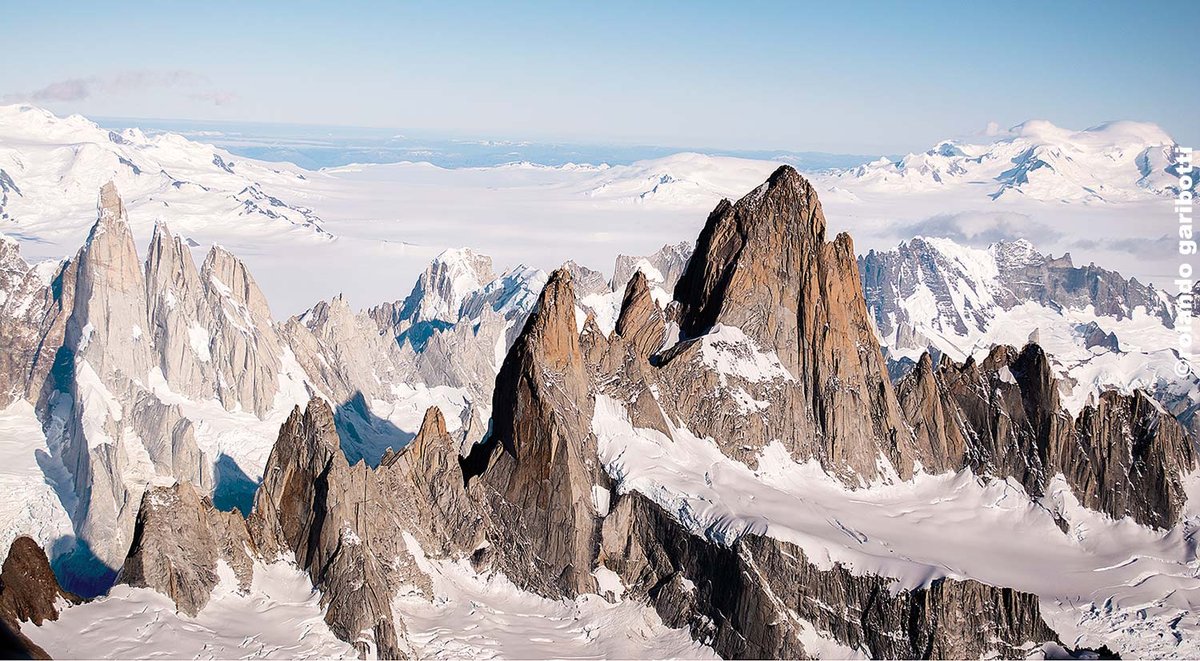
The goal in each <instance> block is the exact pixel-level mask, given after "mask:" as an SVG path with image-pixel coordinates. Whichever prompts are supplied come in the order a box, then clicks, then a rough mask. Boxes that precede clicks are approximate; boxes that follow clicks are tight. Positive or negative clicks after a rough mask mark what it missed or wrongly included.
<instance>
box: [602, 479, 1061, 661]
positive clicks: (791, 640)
mask: <svg viewBox="0 0 1200 661" xmlns="http://www.w3.org/2000/svg"><path fill="white" fill-rule="evenodd" d="M603 539H604V541H603V553H602V557H601V561H602V562H603V563H604V564H605V565H606V566H608V567H609V568H610V569H612V570H614V571H616V572H617V573H618V574H620V575H621V576H622V578H623V580H624V581H625V582H626V584H627V585H628V586H629V590H630V592H631V593H632V594H633V595H636V596H641V597H645V598H647V599H649V600H650V602H651V603H653V604H654V606H655V608H656V609H657V610H658V612H659V614H660V615H661V616H662V618H663V620H664V622H666V623H667V624H668V625H670V626H676V627H683V626H686V627H688V628H689V629H690V630H691V632H692V635H693V637H695V638H696V639H697V640H700V641H702V642H704V643H706V644H709V645H712V646H713V648H714V649H715V650H716V651H717V652H718V653H719V654H720V655H721V656H722V657H724V658H729V659H735V658H736V659H743V658H744V659H766V658H810V657H811V654H812V653H813V652H812V651H809V650H805V648H804V644H803V642H802V640H803V630H804V625H803V624H802V622H806V623H808V624H810V625H812V626H814V627H816V628H817V629H818V630H819V631H821V632H824V634H825V635H829V636H832V638H833V639H834V640H836V641H837V642H839V643H841V644H842V645H845V646H846V647H849V648H851V649H854V650H858V651H860V652H862V653H864V654H867V655H869V656H870V657H871V658H877V659H880V658H884V659H928V658H935V659H967V658H980V657H985V656H1000V657H1002V658H1023V657H1024V654H1025V652H1024V649H1023V648H1026V647H1027V646H1028V645H1029V644H1030V643H1032V644H1041V643H1043V642H1047V641H1055V640H1057V639H1058V636H1057V635H1056V634H1055V633H1054V631H1053V630H1051V629H1050V628H1049V627H1048V626H1046V624H1045V622H1044V621H1043V619H1042V617H1041V613H1040V607H1039V604H1038V598H1037V596H1036V595H1032V594H1027V593H1022V592H1018V591H1015V590H1011V589H1008V588H998V587H992V586H989V585H985V584H982V583H979V582H977V581H970V580H968V581H953V580H948V579H941V580H936V581H933V582H932V583H931V584H930V585H929V586H928V587H925V588H921V589H916V590H896V589H894V587H893V586H892V585H891V581H890V580H889V579H886V578H883V577H878V576H857V575H854V574H853V573H852V572H850V571H849V570H848V569H846V568H845V567H843V566H841V565H834V566H833V567H832V568H831V569H821V568H819V567H817V566H816V565H814V564H812V563H810V562H809V561H808V559H807V558H806V557H805V555H804V552H803V551H802V550H801V549H800V548H799V547H796V546H794V545H792V544H789V543H787V542H781V541H779V540H776V539H772V538H770V537H762V536H757V535H746V536H743V537H742V538H740V539H738V541H736V542H735V543H734V544H733V545H732V546H729V547H726V546H721V545H718V544H714V543H712V542H709V541H707V540H705V539H702V538H700V537H697V536H695V535H691V534H689V533H688V532H687V531H686V530H685V529H683V527H682V526H681V525H680V524H679V523H678V522H677V521H676V520H675V519H674V518H672V517H671V515H670V514H668V513H667V512H665V511H664V510H662V509H661V508H660V507H658V506H657V505H655V504H654V503H653V502H651V501H650V500H649V499H647V498H646V497H645V496H642V495H641V494H638V493H636V492H635V493H631V494H627V495H623V496H621V497H620V499H619V500H618V501H617V503H616V504H615V507H614V511H613V513H612V514H611V515H610V516H609V518H608V519H607V520H606V521H605V525H604V538H603Z"/></svg>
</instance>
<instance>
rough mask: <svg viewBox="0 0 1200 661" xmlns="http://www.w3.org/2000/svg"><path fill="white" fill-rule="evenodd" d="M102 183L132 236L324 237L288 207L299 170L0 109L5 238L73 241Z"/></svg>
mask: <svg viewBox="0 0 1200 661" xmlns="http://www.w3.org/2000/svg"><path fill="white" fill-rule="evenodd" d="M108 181H114V182H116V184H117V185H118V187H119V188H120V189H121V192H122V194H123V195H124V197H125V200H126V204H127V206H128V207H129V208H130V209H131V210H133V211H134V212H135V213H134V216H135V217H136V218H137V219H138V223H139V226H140V228H149V227H151V226H152V225H153V223H154V222H155V221H156V220H164V221H167V222H169V223H170V224H171V226H172V227H173V228H174V229H175V230H176V231H179V232H182V233H184V234H185V235H188V234H192V233H194V232H203V233H205V234H209V235H211V234H215V233H218V232H219V231H221V230H222V229H223V230H225V231H229V232H238V233H242V234H250V235H253V236H256V237H259V238H264V239H265V238H267V237H272V236H277V235H279V234H284V233H292V232H296V233H299V234H301V235H314V234H321V233H322V229H321V221H320V219H319V218H318V217H317V216H316V214H314V213H313V212H312V211H311V210H310V209H308V208H307V207H306V206H304V205H303V204H301V203H300V202H299V201H298V200H296V199H295V197H296V196H295V195H294V193H295V191H296V190H297V189H303V187H304V181H305V175H304V173H303V171H301V170H299V169H296V168H292V167H288V166H283V165H279V166H273V165H267V164H264V163H258V162H255V161H249V160H243V159H240V158H237V157H235V156H233V155H231V154H229V153H228V152H226V151H224V150H221V149H217V148H216V147H212V146H209V145H204V144H201V143H198V142H192V141H190V140H187V139H185V138H183V137H181V136H178V135H174V134H170V133H164V134H159V135H155V136H153V137H149V136H147V135H146V134H145V133H143V132H141V131H140V130H138V129H127V130H125V131H122V132H120V133H117V132H115V131H109V130H105V129H102V128H100V127H99V126H97V125H96V124H94V123H92V122H90V121H88V120H87V119H84V118H83V117H80V116H78V115H72V116H70V117H66V118H58V117H55V116H54V115H52V114H50V113H49V112H46V111H45V110H41V109H39V108H36V107H33V106H26V105H10V106H0V222H3V223H4V231H6V232H10V233H17V234H19V235H29V236H37V237H40V238H42V239H43V240H46V239H53V240H66V241H69V240H72V239H74V240H78V237H79V236H81V235H82V233H83V232H84V231H86V229H87V227H88V224H89V223H88V221H87V218H88V216H89V213H88V212H89V211H90V209H91V207H92V205H93V204H94V203H95V195H96V191H97V190H99V189H100V186H102V185H103V184H104V183H106V182H108ZM285 198H292V199H291V200H290V201H288V200H286V199H285ZM138 233H139V234H141V233H142V232H138ZM146 235H147V236H148V233H147V234H146Z"/></svg>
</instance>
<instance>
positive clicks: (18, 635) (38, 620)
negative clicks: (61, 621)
mask: <svg viewBox="0 0 1200 661" xmlns="http://www.w3.org/2000/svg"><path fill="white" fill-rule="evenodd" d="M82 602H83V600H82V599H80V598H79V597H78V596H77V595H75V594H72V593H70V592H68V591H66V590H64V589H62V587H61V586H60V585H59V584H58V579H57V578H56V577H55V576H54V572H53V571H52V570H51V569H50V561H49V559H47V558H46V552H45V551H43V550H42V548H41V547H40V546H38V544H37V542H35V541H33V540H32V539H30V538H29V537H18V538H16V539H15V540H13V543H12V546H11V547H9V550H8V555H7V556H6V557H5V559H4V566H3V568H2V569H0V656H2V657H4V658H6V659H49V658H50V655H49V654H46V651H45V650H43V649H42V648H41V647H39V646H38V645H37V644H36V643H34V642H33V641H32V640H30V639H29V638H28V637H27V636H26V635H25V634H24V633H22V631H21V623H22V622H28V623H31V624H33V625H34V626H41V625H42V623H43V622H46V621H47V620H51V621H53V620H57V619H58V613H59V611H58V609H59V607H60V606H62V605H67V606H71V605H75V604H80V603H82Z"/></svg>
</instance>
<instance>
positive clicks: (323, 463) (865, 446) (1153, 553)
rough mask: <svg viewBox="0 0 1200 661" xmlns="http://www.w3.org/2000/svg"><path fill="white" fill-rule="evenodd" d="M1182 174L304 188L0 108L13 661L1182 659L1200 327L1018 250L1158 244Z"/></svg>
mask: <svg viewBox="0 0 1200 661" xmlns="http://www.w3.org/2000/svg"><path fill="white" fill-rule="evenodd" d="M1175 147H1176V145H1175V144H1174V141H1173V140H1172V139H1171V138H1170V136H1168V135H1167V134H1166V133H1165V132H1163V131H1162V130H1161V129H1159V128H1158V127H1156V126H1153V125H1148V124H1137V123H1132V122H1116V123H1112V124H1106V125H1102V126H1098V127H1095V128H1092V129H1088V130H1086V131H1071V130H1068V129H1063V128H1060V127H1057V126H1053V125H1051V124H1049V123H1047V122H1038V121H1035V122H1027V123H1025V124H1022V125H1020V126H1018V127H1015V128H1014V129H1013V130H1012V131H1010V132H1008V133H1005V134H1003V135H998V136H996V137H995V139H994V140H993V141H991V142H986V143H983V144H970V143H966V142H955V141H945V142H942V143H939V144H937V145H935V146H934V147H933V148H932V149H930V150H929V151H928V152H924V153H920V154H910V155H908V156H906V157H903V158H899V159H882V160H880V161H876V162H869V163H866V164H863V165H861V166H858V167H855V168H851V169H841V170H823V171H813V172H804V173H801V172H799V171H798V170H797V169H795V168H794V167H792V166H791V165H787V164H780V163H777V162H766V161H754V160H747V159H737V158H719V157H708V156H702V155H699V154H679V155H676V156H671V157H667V158H663V159H657V160H652V161H640V162H637V163H634V164H632V165H619V166H611V167H610V166H595V165H568V166H562V167H546V166H539V165H534V164H530V163H516V164H507V165H502V166H494V167H482V168H463V169H442V168H437V167H434V166H432V165H428V164H413V163H407V164H397V165H378V166H369V165H363V166H346V167H339V168H331V169H327V170H314V171H309V170H303V169H301V168H298V167H296V166H292V165H287V164H281V163H267V162H261V161H254V160H249V159H245V158H241V157H238V156H235V155H233V154H230V153H229V152H227V151H224V150H222V149H218V148H215V147H212V146H210V145H206V144H202V143H199V142H194V141H190V140H187V139H185V138H183V137H181V136H178V135H173V134H169V133H162V134H155V135H147V134H145V133H143V132H141V131H139V130H136V129H129V130H125V131H121V132H117V131H109V130H106V129H102V128H100V127H99V126H97V125H96V124H94V123H92V122H89V121H88V120H85V119H83V118H82V117H77V116H74V117H69V118H59V117H55V116H54V115H52V114H50V113H48V112H45V111H43V110H40V109H38V108H35V107H32V106H6V107H0V233H3V237H2V238H0V346H2V351H0V488H2V489H3V493H4V496H3V499H2V501H0V544H2V545H3V551H0V553H3V554H4V557H5V560H4V562H3V568H2V571H0V634H2V637H3V650H4V652H5V654H8V655H24V656H26V657H36V658H46V657H63V658H72V657H122V658H124V657H150V656H161V657H169V658H180V657H201V658H234V657H236V658H265V657H271V658H298V657H305V658H308V657H349V658H376V657H378V658H476V657H483V658H493V657H515V658H546V657H554V658H562V657H591V658H594V657H623V658H663V657H678V658H717V657H721V658H980V657H988V658H992V657H1001V658H1072V657H1075V658H1097V657H1105V656H1109V655H1121V656H1122V657H1126V658H1129V657H1135V658H1189V657H1191V658H1195V657H1196V656H1200V561H1198V560H1197V542H1196V530H1197V526H1198V525H1200V476H1198V474H1197V471H1198V470H1200V463H1198V457H1197V445H1196V432H1197V429H1198V428H1200V419H1198V418H1197V416H1196V412H1197V410H1198V408H1200V377H1198V376H1197V368H1198V367H1200V363H1197V362H1196V361H1195V359H1194V356H1193V355H1192V354H1191V353H1189V352H1187V351H1182V350H1181V349H1180V347H1179V342H1178V337H1179V328H1178V325H1179V324H1180V323H1182V322H1181V320H1186V319H1187V318H1188V317H1189V316H1190V313H1191V310H1190V306H1191V297H1190V295H1185V296H1181V295H1180V293H1179V292H1177V291H1174V290H1173V289H1171V288H1170V287H1169V285H1170V284H1171V283H1172V282H1173V278H1167V279H1162V280H1161V286H1157V285H1158V284H1159V282H1160V281H1159V280H1155V281H1154V284H1151V280H1152V278H1151V277H1148V274H1147V273H1145V272H1139V273H1130V271H1129V269H1130V263H1121V264H1112V265H1109V264H1096V263H1087V264H1084V263H1082V262H1081V261H1079V260H1076V259H1075V258H1073V257H1072V256H1071V255H1069V254H1062V253H1059V254H1057V255H1055V254H1051V247H1043V246H1042V245H1040V241H1041V239H1045V240H1046V241H1047V242H1051V243H1052V242H1053V241H1055V240H1058V239H1059V238H1061V236H1062V234H1061V232H1051V231H1049V230H1047V231H1044V232H1042V231H1038V229H1037V227H1035V226H1033V225H1026V226H1021V225H1019V224H1016V225H1014V224H1012V223H1011V222H1009V221H1010V220H1011V218H1008V217H1007V216H1003V214H1005V213H1010V214H1011V216H1013V217H1018V216H1019V217H1022V218H1029V217H1036V218H1048V217H1054V218H1058V219H1061V222H1062V223H1066V224H1069V223H1070V222H1074V221H1076V220H1077V219H1079V218H1083V217H1086V218H1088V219H1089V222H1091V221H1093V220H1094V222H1096V223H1097V224H1104V223H1113V224H1117V223H1122V222H1127V221H1128V219H1129V218H1133V217H1145V216H1146V214H1149V213H1158V212H1159V211H1160V210H1162V211H1163V212H1164V213H1165V214H1166V217H1167V219H1168V220H1170V219H1171V209H1172V200H1173V199H1174V198H1176V197H1178V196H1179V195H1180V194H1181V190H1180V172H1181V170H1182V169H1183V167H1184V166H1185V165H1186V164H1185V163H1183V162H1182V161H1180V160H1179V157H1178V152H1177V150H1176V149H1175ZM395 191H401V193H403V194H401V193H396V192H395ZM389 195H390V196H393V197H389ZM401 197H404V198H406V199H405V200H401V199H400V198H401ZM362 200H368V201H362ZM369 200H375V202H370V201H369ZM379 200H384V201H388V200H390V202H391V203H394V204H397V205H400V206H398V207H397V208H403V209H408V210H410V211H411V212H412V214H414V215H420V214H422V213H425V212H427V211H428V209H431V208H436V207H437V206H438V205H439V204H445V205H446V207H447V214H448V215H447V218H448V220H446V227H447V228H448V229H445V230H439V229H437V228H436V227H433V228H431V229H428V228H427V229H425V230H423V231H425V232H426V234H425V235H424V236H425V237H426V240H427V242H429V243H438V242H441V244H442V245H445V244H453V243H463V242H464V241H466V242H468V243H470V242H471V238H470V237H471V235H470V233H467V232H463V231H462V229H461V228H462V227H463V226H462V225H459V224H457V222H458V221H457V220H455V218H456V214H467V213H468V212H469V210H468V207H469V208H470V209H478V208H484V207H487V208H490V209H491V210H492V211H493V212H494V213H496V214H497V215H498V216H505V215H511V217H517V216H521V215H530V216H531V217H530V218H529V219H528V223H529V225H528V226H527V227H525V228H524V230H523V231H528V232H531V233H532V234H536V232H535V230H534V229H533V228H535V227H536V228H539V229H538V230H537V231H538V232H540V231H543V230H544V231H545V232H547V233H550V234H549V235H548V236H546V237H543V238H541V239H538V238H536V236H535V237H534V238H531V239H530V241H529V247H528V248H527V249H526V248H524V247H522V245H518V243H520V242H516V243H514V242H513V241H509V240H506V239H505V237H504V236H503V235H502V233H500V232H498V231H495V233H489V232H488V231H482V230H481V233H480V235H479V239H480V241H481V242H482V243H484V244H486V245H475V246H471V247H462V248H455V249H450V250H446V251H444V252H440V253H435V254H429V253H424V252H422V251H421V249H420V246H419V245H418V243H419V242H414V243H412V244H409V243H404V242H405V241H406V240H407V239H405V238H404V237H403V236H392V237H388V236H384V234H383V232H384V229H382V228H383V226H384V221H382V220H378V219H379V218H381V217H382V216H380V215H377V214H378V208H377V207H373V206H372V204H381V202H379ZM542 200H544V210H543V211H541V212H540V213H543V214H544V215H543V216H542V217H538V216H537V214H538V213H539V211H538V209H540V208H542V205H543V202H542ZM406 204H407V205H410V206H404V205H406ZM980 208H982V209H984V210H985V211H986V212H987V214H983V215H979V216H977V217H975V216H972V217H970V218H968V217H967V215H966V214H967V213H968V211H969V210H971V209H975V210H977V209H980ZM889 209H890V210H893V211H889ZM914 209H921V210H922V211H928V213H923V212H922V213H918V212H916V211H913V210H914ZM892 212H894V213H895V217H896V222H894V223H890V224H887V223H882V222H879V219H885V218H886V217H887V214H888V213H892ZM1016 212H1021V213H1016ZM1033 212H1036V213H1033ZM705 214H707V216H706V215H705ZM938 214H941V215H938ZM839 216H842V217H844V218H846V219H848V220H838V218H839ZM557 217H570V218H575V219H578V218H588V219H590V220H594V221H595V222H593V223H591V224H590V225H587V224H581V225H580V227H584V226H589V227H594V228H595V232H596V234H595V235H594V236H593V237H592V238H593V239H594V240H595V241H599V242H607V241H613V240H615V239H614V237H616V238H617V239H621V237H626V238H627V239H628V241H629V245H630V246H631V248H630V249H629V250H628V251H627V252H628V253H629V254H621V255H616V254H613V255H609V256H608V259H609V260H613V258H615V261H608V262H606V263H603V264H600V263H596V262H594V261H592V260H595V259H598V258H599V257H597V253H595V252H588V250H587V249H582V250H581V254H579V255H578V256H567V257H565V258H563V257H562V256H560V255H558V254H557V253H555V252H553V250H552V249H550V248H548V247H547V246H549V245H550V244H561V245H566V246H567V247H571V246H573V245H575V244H572V243H571V241H572V240H578V239H570V238H564V239H562V240H561V241H560V240H559V239H558V238H556V237H557V235H555V234H553V233H554V232H565V230H562V229H561V228H554V227H553V223H552V222H551V221H548V220H546V219H547V218H557ZM949 217H954V218H956V219H958V220H962V221H963V222H964V223H966V224H967V225H970V226H972V227H974V228H975V229H974V231H973V232H971V233H969V234H968V233H964V231H963V230H962V229H961V227H962V225H953V226H952V225H950V224H948V223H943V222H942V221H943V220H945V219H946V218H949ZM371 218H375V219H377V220H375V221H369V220H368V219H371ZM608 218H611V222H610V221H608V220H605V219H608ZM914 218H932V221H926V222H923V223H920V222H917V221H915V220H913V219H914ZM998 218H999V219H1001V220H997V219H998ZM631 219H632V220H631ZM651 219H653V220H656V221H661V222H657V223H656V224H655V223H650V222H649V221H650V220H651ZM939 219H940V220H939ZM1001 221H1002V222H1001ZM1013 222H1016V221H1013ZM1039 222H1041V221H1039ZM606 223H608V224H606ZM972 223H973V224H972ZM847 225H848V226H851V227H857V228H858V229H861V230H862V234H863V235H869V236H867V237H865V238H864V239H863V240H861V242H860V245H866V244H869V245H870V247H869V248H862V247H859V248H856V245H855V242H856V239H860V235H859V233H858V231H857V230H856V232H855V236H854V238H852V236H851V234H850V233H846V232H836V231H835V230H834V229H830V228H840V227H843V226H847ZM901 226H902V229H899V230H898V229H897V227H901ZM1046 227H1049V225H1047V226H1046ZM885 228H887V229H885ZM909 230H911V231H909ZM439 231H444V232H445V233H446V234H444V235H442V236H439V237H437V238H436V239H435V238H429V237H431V236H433V234H436V233H437V232H439ZM580 231H581V232H582V231H583V230H580ZM588 231H589V232H590V231H592V230H588ZM898 231H908V233H907V234H906V235H903V236H900V235H897V234H895V232H898ZM431 233H432V234H431ZM992 234H994V236H993V237H992V238H991V239H990V240H987V241H985V242H983V243H982V244H981V243H980V242H979V240H978V239H979V237H980V236H992ZM448 237H454V238H448ZM621 240H625V239H621ZM648 244H653V247H651V248H649V249H647V246H648ZM664 244H665V245H664ZM660 245H661V246H662V247H661V248H657V246H660ZM491 247H495V248H496V249H497V252H498V253H499V254H502V255H505V256H506V257H504V260H505V261H501V258H500V257H496V258H493V257H491V256H488V255H487V254H485V253H486V252H487V251H488V249H489V248H491ZM1097 249H1098V250H1099V251H1102V250H1103V249H1104V247H1103V246H1099V245H1098V246H1097ZM522 250H528V251H527V252H524V253H522V252H521V251H522ZM539 250H540V251H543V252H541V253H538V252H537V251H539ZM639 254H641V255H643V256H638V255H639ZM631 255H632V256H631ZM513 256H516V258H515V259H512V261H511V262H509V261H507V260H508V259H509V258H510V257H513ZM1172 256H1173V255H1172V253H1170V252H1168V253H1165V254H1164V255H1163V259H1168V258H1171V257H1172ZM548 259H553V260H554V261H553V263H552V264H550V266H553V265H554V264H561V266H558V267H557V268H548V269H546V270H543V269H542V268H539V267H538V266H527V265H522V264H520V263H519V262H518V260H519V261H523V262H525V264H543V263H544V262H545V261H546V260H548ZM385 262H387V263H390V266H387V267H381V268H382V269H383V270H379V271H376V270H374V265H375V264H384V263H385ZM356 265H359V266H362V265H365V269H363V268H356ZM602 267H603V268H604V270H600V269H601V268H602ZM387 268H391V269H393V270H392V271H388V270H387ZM1172 268H1173V267H1172ZM404 269H410V271H411V273H412V275H413V276H415V279H416V282H415V284H412V280H411V279H407V280H403V281H401V280H398V279H392V278H391V276H390V275H383V274H391V273H395V272H400V271H403V270H404ZM1135 270H1136V267H1135ZM304 271H307V272H308V273H305V272H304ZM314 274H315V275H314ZM322 274H326V275H322ZM1135 275H1136V276H1138V277H1133V276H1135ZM1149 275H1153V274H1149ZM325 277H327V278H329V279H330V281H331V282H335V283H336V284H337V286H338V287H343V288H345V289H346V295H344V296H343V295H337V296H331V297H327V298H326V299H325V300H315V299H317V298H318V297H319V296H320V295H321V292H320V290H318V289H316V288H314V287H308V286H305V285H302V283H304V282H317V280H316V279H320V278H325ZM305 278H309V279H310V280H305ZM314 278H316V279H314ZM356 279H361V280H363V282H362V285H361V286H358V285H356V282H357V280H356ZM389 292H390V293H389ZM1185 294H1190V292H1185ZM306 297H311V299H313V300H306ZM352 301H353V302H352ZM1180 365H1182V366H1183V369H1179V366H1180Z"/></svg>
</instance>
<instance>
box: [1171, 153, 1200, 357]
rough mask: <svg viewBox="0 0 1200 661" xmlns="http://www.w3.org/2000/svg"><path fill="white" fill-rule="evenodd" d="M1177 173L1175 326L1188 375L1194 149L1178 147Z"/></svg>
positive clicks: (1192, 310)
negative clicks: (1176, 295) (1177, 243)
mask: <svg viewBox="0 0 1200 661" xmlns="http://www.w3.org/2000/svg"><path fill="white" fill-rule="evenodd" d="M1175 163H1176V172H1177V173H1178V174H1179V194H1178V195H1177V196H1176V198H1175V213H1176V214H1177V215H1178V216H1179V254H1180V255H1182V256H1183V258H1184V259H1183V260H1182V261H1180V263H1179V278H1178V279H1177V280H1175V285H1176V287H1178V290H1179V299H1178V305H1177V307H1176V313H1175V328H1176V330H1177V331H1178V332H1179V347H1178V348H1179V352H1178V353H1179V360H1178V361H1177V362H1176V363H1175V373H1176V374H1178V375H1179V376H1187V375H1188V372H1189V370H1190V368H1189V367H1188V359H1189V358H1191V355H1192V340H1193V334H1192V319H1193V318H1194V317H1195V301H1194V295H1193V293H1192V290H1193V287H1194V286H1195V282H1196V281H1195V278H1194V277H1193V274H1192V263H1191V261H1189V258H1190V257H1191V256H1193V255H1195V254H1196V240H1195V238H1194V234H1193V231H1192V197H1193V189H1194V188H1195V185H1196V180H1195V177H1194V176H1193V174H1192V148H1191V147H1180V146H1176V147H1175Z"/></svg>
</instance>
